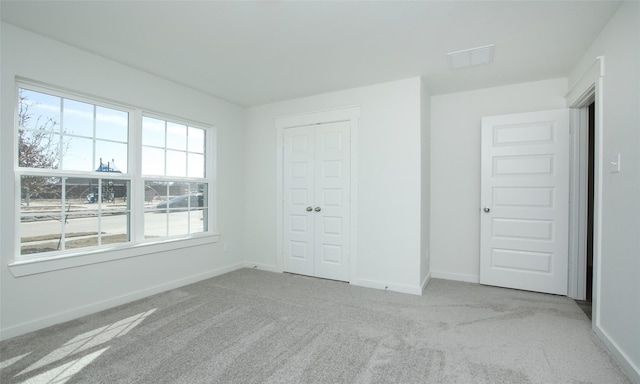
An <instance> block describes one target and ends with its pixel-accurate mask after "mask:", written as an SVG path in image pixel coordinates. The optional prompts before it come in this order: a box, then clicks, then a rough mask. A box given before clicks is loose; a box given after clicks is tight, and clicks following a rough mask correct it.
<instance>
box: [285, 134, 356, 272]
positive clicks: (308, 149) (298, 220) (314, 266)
mask: <svg viewBox="0 0 640 384" xmlns="http://www.w3.org/2000/svg"><path fill="white" fill-rule="evenodd" d="M283 135H284V137H283V139H284V154H283V155H284V156H283V158H284V172H283V175H284V179H283V182H284V185H283V190H284V205H283V209H284V223H283V224H284V239H283V240H284V244H283V245H284V254H285V255H284V270H285V271H286V272H293V273H299V274H303V275H309V276H316V277H322V278H327V279H334V280H343V281H348V279H349V227H350V223H349V198H350V182H351V175H350V169H351V167H350V156H351V154H350V144H349V135H350V123H349V122H335V123H326V124H317V125H308V126H302V127H295V128H287V129H285V130H284V133H283Z"/></svg>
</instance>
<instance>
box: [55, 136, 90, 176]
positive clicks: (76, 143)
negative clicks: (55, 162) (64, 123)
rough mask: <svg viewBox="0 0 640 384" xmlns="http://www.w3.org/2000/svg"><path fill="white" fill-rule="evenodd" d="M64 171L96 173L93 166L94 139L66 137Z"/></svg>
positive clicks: (63, 160)
mask: <svg viewBox="0 0 640 384" xmlns="http://www.w3.org/2000/svg"><path fill="white" fill-rule="evenodd" d="M64 139H65V143H64V148H63V153H62V169H64V170H68V171H85V172H93V171H95V168H94V164H93V139H84V138H82V137H69V136H64Z"/></svg>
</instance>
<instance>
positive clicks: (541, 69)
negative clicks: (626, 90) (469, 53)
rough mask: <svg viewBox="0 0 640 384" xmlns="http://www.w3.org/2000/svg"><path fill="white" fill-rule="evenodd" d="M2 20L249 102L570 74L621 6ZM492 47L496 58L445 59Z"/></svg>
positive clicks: (69, 11) (102, 8) (65, 13)
mask: <svg viewBox="0 0 640 384" xmlns="http://www.w3.org/2000/svg"><path fill="white" fill-rule="evenodd" d="M0 4H1V10H0V12H1V13H0V14H1V18H2V21H4V22H7V23H10V24H14V25H16V26H19V27H22V28H24V29H27V30H31V31H33V32H36V33H39V34H42V35H46V36H49V37H51V38H53V39H56V40H59V41H62V42H65V43H68V44H70V45H72V46H75V47H78V48H81V49H84V50H86V51H90V52H93V53H96V54H98V55H101V56H104V57H107V58H110V59H113V60H115V61H118V62H121V63H124V64H127V65H130V66H132V67H135V68H138V69H141V70H144V71H146V72H149V73H152V74H155V75H157V76H160V77H162V78H165V79H169V80H172V81H174V82H176V83H179V84H183V85H185V86H188V87H191V88H195V89H198V90H200V91H203V92H205V93H208V94H210V95H213V96H217V97H220V98H222V99H226V100H229V101H232V102H234V103H237V104H240V105H243V106H254V105H260V104H265V103H271V102H275V101H280V100H286V99H291V98H296V97H302V96H308V95H314V94H319V93H324V92H330V91H336V90H341V89H348V88H353V87H358V86H363V85H370V84H376V83H382V82H386V81H393V80H399V79H404V78H409V77H415V76H422V77H423V79H424V81H425V83H426V84H427V86H428V88H429V89H430V90H431V92H432V93H433V94H442V93H450V92H458V91H463V90H470V89H477V88H485V87H492V86H499V85H505V84H511V83H517V82H525V81H536V80H542V79H550V78H557V77H564V76H567V75H568V74H569V71H570V70H571V69H572V68H573V67H574V65H575V64H576V63H577V61H578V60H579V59H580V57H581V55H582V54H583V53H584V52H585V51H586V49H587V48H588V46H589V45H590V44H591V42H592V41H593V40H594V39H595V38H596V36H597V35H598V33H599V32H600V31H601V30H602V28H603V27H604V26H605V25H606V23H607V21H608V20H609V19H610V18H611V16H612V15H613V13H614V12H615V11H616V9H617V8H618V7H619V5H620V2H618V1H494V2H485V1H423V2H420V1H413V2H404V1H375V2H360V1H357V2H356V1H318V2H310V1H259V2H246V1H227V2H213V1H197V2H191V1H135V2H134V1H106V2H102V1H30V0H21V1H8V0H2V2H1V3H0ZM487 44H495V55H494V60H493V63H491V64H487V65H482V66H477V67H472V68H466V69H458V70H453V69H450V68H449V63H448V60H447V56H446V53H447V52H452V51H458V50H463V49H468V48H473V47H478V46H484V45H487Z"/></svg>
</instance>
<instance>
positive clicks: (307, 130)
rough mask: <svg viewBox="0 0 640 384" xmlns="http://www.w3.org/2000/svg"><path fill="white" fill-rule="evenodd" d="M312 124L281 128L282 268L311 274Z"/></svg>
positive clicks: (312, 232) (312, 247)
mask: <svg viewBox="0 0 640 384" xmlns="http://www.w3.org/2000/svg"><path fill="white" fill-rule="evenodd" d="M314 132H315V131H314V126H312V125H308V126H304V127H295V128H288V129H285V130H284V172H283V175H284V179H283V182H284V185H283V187H284V189H283V191H284V195H283V199H284V205H283V208H284V222H283V224H284V244H283V245H284V270H285V272H293V273H299V274H302V275H309V276H313V275H314V269H315V263H314V257H313V253H314V251H315V249H314V243H313V238H314V236H315V233H314V232H315V231H314V224H315V223H314V219H315V217H314V214H315V211H314V210H313V209H314V208H315V206H314V202H315V161H314V152H315V148H314Z"/></svg>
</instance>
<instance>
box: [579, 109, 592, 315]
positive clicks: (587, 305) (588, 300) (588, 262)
mask: <svg viewBox="0 0 640 384" xmlns="http://www.w3.org/2000/svg"><path fill="white" fill-rule="evenodd" d="M586 112H587V119H586V123H587V127H586V133H587V135H586V156H587V159H586V164H587V169H586V172H587V175H586V179H587V180H586V205H585V206H584V208H583V209H584V210H585V211H586V212H585V217H586V234H585V237H586V239H584V240H583V241H584V243H585V251H586V254H585V266H584V268H585V271H584V273H585V274H586V276H585V282H584V285H585V286H584V289H585V291H584V292H585V294H584V300H580V299H577V300H576V303H577V304H578V306H579V307H580V308H581V309H582V310H583V311H584V313H585V314H586V315H587V317H589V319H591V312H592V301H593V254H594V251H593V249H594V248H593V244H594V242H593V234H594V231H593V229H594V206H595V204H594V202H595V199H594V193H595V183H594V180H595V140H594V138H595V125H596V124H595V103H594V102H592V103H590V104H589V105H588V106H587V107H586ZM583 187H584V186H583Z"/></svg>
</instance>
